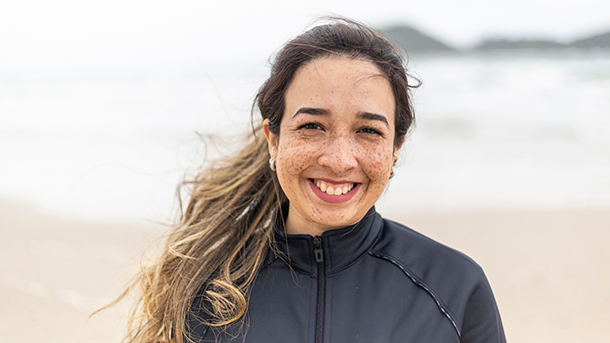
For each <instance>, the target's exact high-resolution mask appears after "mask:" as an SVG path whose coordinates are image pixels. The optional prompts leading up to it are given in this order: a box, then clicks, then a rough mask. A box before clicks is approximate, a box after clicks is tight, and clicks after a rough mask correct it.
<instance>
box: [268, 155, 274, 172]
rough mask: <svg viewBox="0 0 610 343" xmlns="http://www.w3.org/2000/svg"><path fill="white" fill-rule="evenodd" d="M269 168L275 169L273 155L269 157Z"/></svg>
mask: <svg viewBox="0 0 610 343" xmlns="http://www.w3.org/2000/svg"><path fill="white" fill-rule="evenodd" d="M269 168H271V171H275V159H274V158H273V157H271V158H270V159H269Z"/></svg>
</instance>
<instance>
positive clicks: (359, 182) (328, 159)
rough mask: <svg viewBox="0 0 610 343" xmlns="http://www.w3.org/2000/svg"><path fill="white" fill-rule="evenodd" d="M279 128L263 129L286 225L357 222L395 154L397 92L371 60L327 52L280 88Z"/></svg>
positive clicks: (307, 229) (300, 229) (294, 229)
mask: <svg viewBox="0 0 610 343" xmlns="http://www.w3.org/2000/svg"><path fill="white" fill-rule="evenodd" d="M285 105H286V106H285V112H284V114H283V117H282V121H281V124H280V134H279V135H274V134H273V133H271V132H270V131H269V127H268V121H267V120H265V124H264V128H265V134H266V136H267V139H268V141H269V152H270V154H271V156H272V157H274V158H275V160H276V170H277V171H276V172H277V176H278V179H279V182H280V185H281V187H282V190H283V191H284V193H285V194H286V196H287V197H288V200H289V202H290V210H289V214H288V219H287V222H286V231H287V232H288V233H304V234H311V235H319V234H321V233H322V232H324V231H326V230H332V229H337V228H341V227H345V226H349V225H352V224H355V223H357V222H358V221H360V219H362V218H363V217H364V215H365V214H366V212H367V211H368V210H369V209H370V208H371V207H372V206H373V205H374V204H375V202H376V201H377V199H379V197H380V196H381V194H382V193H383V190H384V189H385V186H386V184H387V182H388V179H389V174H390V169H391V167H392V164H393V162H394V159H393V154H394V151H395V149H394V145H393V143H394V131H395V130H394V107H395V104H394V95H393V93H392V89H391V87H390V84H389V82H388V80H387V79H386V78H385V77H384V76H383V74H382V73H381V71H380V70H379V69H378V68H377V67H376V66H375V65H374V64H373V63H371V62H369V61H365V60H360V59H352V58H347V57H326V58H320V59H317V60H314V61H312V62H309V63H308V64H306V65H304V66H303V67H301V68H300V69H299V70H298V71H297V73H296V74H295V76H294V79H293V80H292V82H291V84H290V86H289V87H288V89H287V91H286V94H285Z"/></svg>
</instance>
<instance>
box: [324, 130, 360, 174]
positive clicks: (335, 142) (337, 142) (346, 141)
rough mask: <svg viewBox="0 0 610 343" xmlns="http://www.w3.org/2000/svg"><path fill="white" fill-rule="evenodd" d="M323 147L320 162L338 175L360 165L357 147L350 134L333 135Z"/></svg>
mask: <svg viewBox="0 0 610 343" xmlns="http://www.w3.org/2000/svg"><path fill="white" fill-rule="evenodd" d="M321 149H322V151H321V154H320V157H319V158H318V163H319V164H320V165H321V166H324V167H327V168H328V169H330V170H331V171H332V172H334V173H335V174H337V175H341V174H344V173H345V172H347V171H349V170H351V169H353V168H356V167H357V166H358V160H357V159H356V148H355V147H354V145H353V144H352V142H351V140H350V138H349V137H348V135H345V134H336V135H333V136H332V137H330V138H329V140H328V141H327V144H325V146H324V147H322V148H321Z"/></svg>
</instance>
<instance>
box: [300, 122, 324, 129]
mask: <svg viewBox="0 0 610 343" xmlns="http://www.w3.org/2000/svg"><path fill="white" fill-rule="evenodd" d="M302 129H306V130H322V125H320V124H318V123H305V124H303V125H301V126H299V130H302Z"/></svg>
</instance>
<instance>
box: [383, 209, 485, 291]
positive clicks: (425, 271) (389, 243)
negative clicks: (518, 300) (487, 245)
mask: <svg viewBox="0 0 610 343" xmlns="http://www.w3.org/2000/svg"><path fill="white" fill-rule="evenodd" d="M383 222H384V225H383V230H382V232H381V234H380V236H379V238H378V240H377V242H376V243H375V245H374V247H373V251H375V252H377V253H379V254H382V255H387V256H391V257H393V258H395V259H397V260H399V261H401V262H402V264H403V265H404V266H405V267H407V268H409V270H411V271H412V272H413V273H416V274H417V275H418V276H420V277H422V278H423V277H426V278H427V279H430V278H434V277H435V276H439V275H444V277H443V279H444V280H446V278H447V277H448V276H451V275H456V276H457V275H461V276H460V278H461V279H463V278H465V277H469V278H473V279H479V278H484V277H485V274H484V273H483V270H482V269H481V267H480V266H479V265H478V264H477V263H476V262H475V261H473V260H472V259H471V258H470V257H468V256H466V255H465V254H463V253H461V252H459V251H457V250H455V249H453V248H450V247H448V246H446V245H443V244H441V243H439V242H437V241H435V240H433V239H431V238H429V237H427V236H425V235H423V234H421V233H419V232H417V231H415V230H413V229H411V228H409V227H406V226H404V225H402V224H399V223H396V222H393V221H391V220H388V219H384V220H383ZM436 274H439V275H436ZM431 281H432V280H431Z"/></svg>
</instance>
